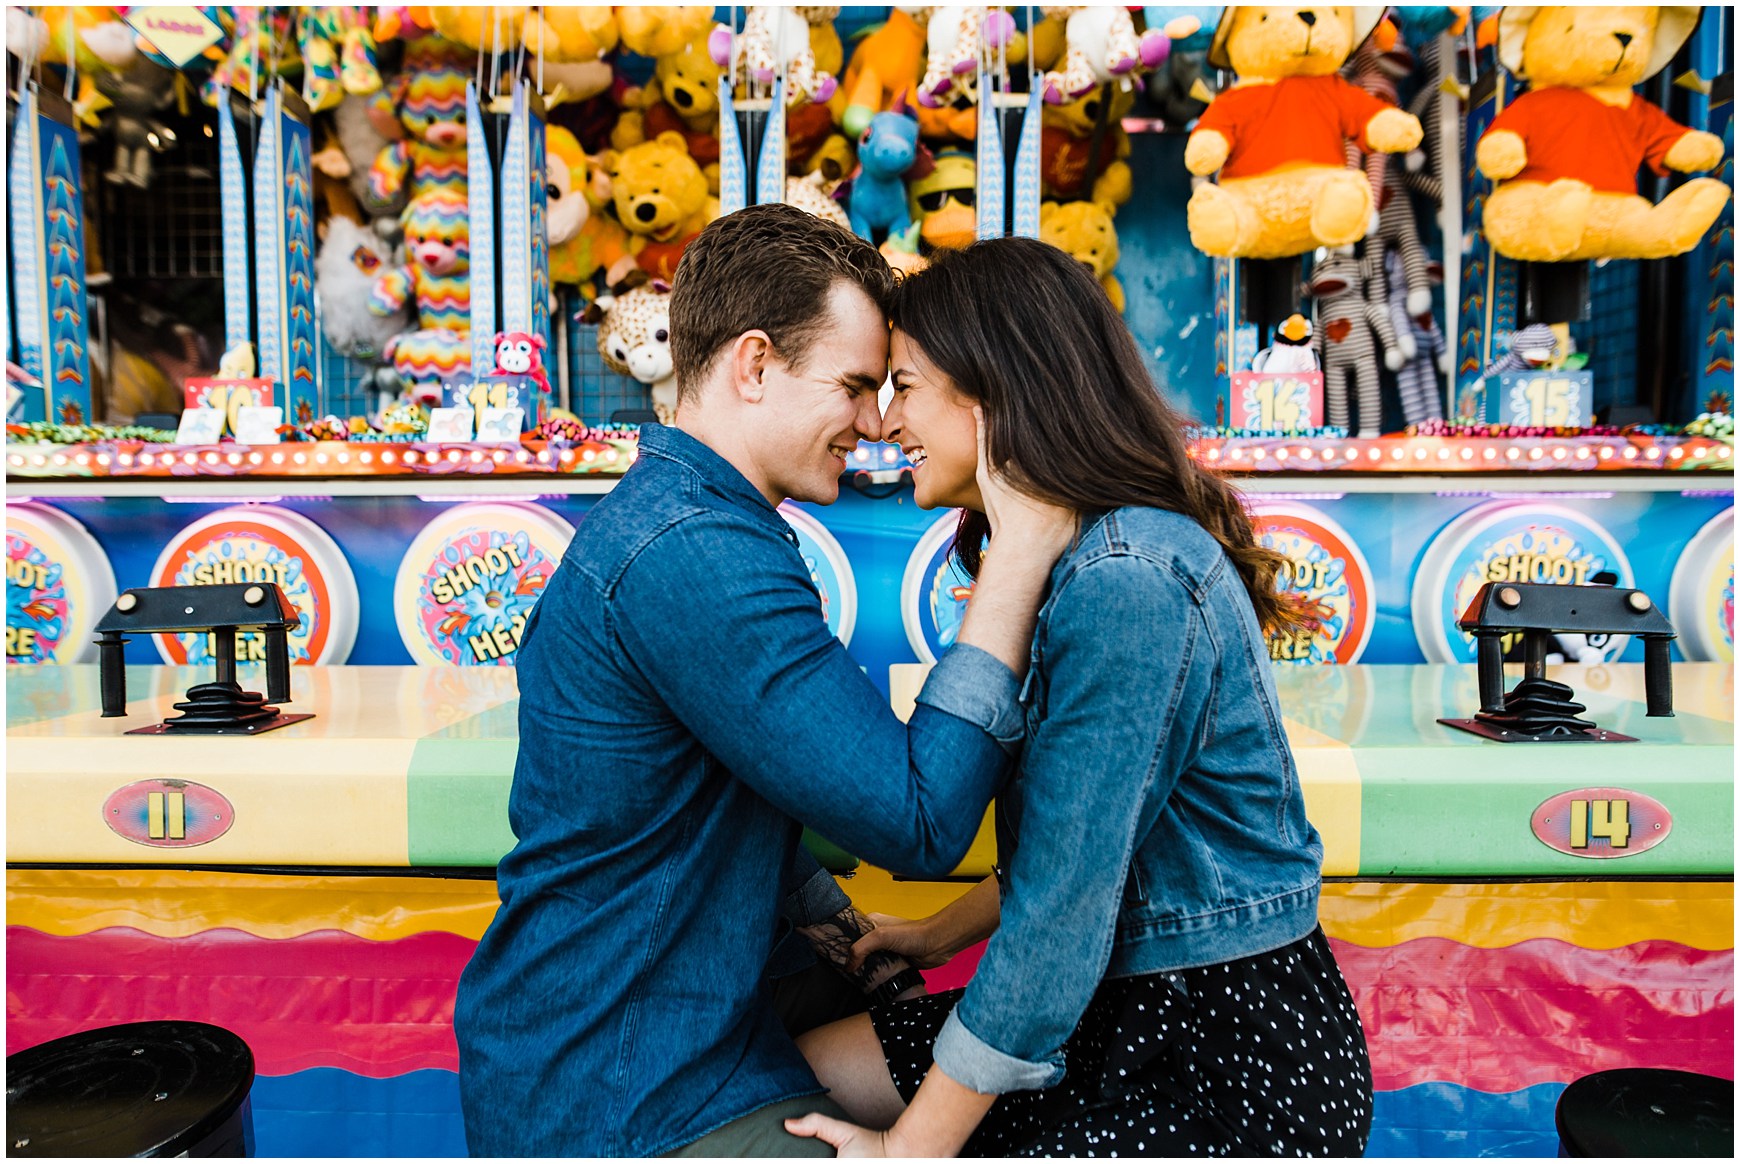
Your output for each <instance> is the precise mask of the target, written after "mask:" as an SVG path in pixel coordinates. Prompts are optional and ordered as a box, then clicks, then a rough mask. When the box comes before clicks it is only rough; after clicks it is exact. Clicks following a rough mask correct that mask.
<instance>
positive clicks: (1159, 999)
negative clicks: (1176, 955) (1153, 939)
mask: <svg viewBox="0 0 1740 1164" xmlns="http://www.w3.org/2000/svg"><path fill="white" fill-rule="evenodd" d="M961 993H962V992H961V991H959V990H951V991H946V992H944V993H942V994H933V995H929V996H926V997H924V998H915V999H913V1000H911V1001H909V1002H900V1003H893V1004H890V1005H888V1006H885V1007H878V1008H876V1009H875V1010H873V1011H872V1012H871V1018H872V1020H873V1021H874V1023H875V1026H876V1033H877V1035H878V1036H879V1037H880V1038H881V1040H882V1052H883V1055H884V1057H885V1058H886V1059H887V1060H888V1068H889V1072H890V1074H891V1075H892V1076H893V1078H894V1085H895V1086H896V1087H897V1088H898V1089H899V1091H900V1094H901V1096H902V1097H903V1098H905V1099H906V1100H907V1101H909V1102H910V1101H911V1099H912V1096H913V1094H914V1093H915V1092H917V1090H918V1085H919V1083H920V1082H921V1081H923V1079H924V1076H925V1073H926V1072H927V1071H929V1070H930V1066H931V1047H932V1045H933V1044H934V1043H935V1041H936V1036H937V1034H938V1033H939V1032H940V1031H941V1030H942V1025H943V1022H944V1020H946V1019H947V1018H948V1015H949V1012H950V1011H951V1010H952V1009H953V1008H954V1005H955V1001H956V1000H957V999H958V998H959V997H960V995H961ZM1063 1053H1064V1061H1065V1064H1066V1067H1067V1072H1068V1073H1067V1074H1066V1075H1065V1076H1064V1078H1063V1080H1062V1082H1060V1083H1058V1084H1057V1085H1056V1086H1055V1087H1050V1088H1047V1089H1046V1090H1044V1091H1014V1092H1009V1093H1008V1094H1006V1095H1004V1096H1003V1097H1002V1098H1000V1099H999V1100H998V1101H997V1104H996V1106H995V1107H993V1108H992V1109H991V1111H990V1114H988V1115H987V1116H986V1117H985V1120H984V1122H983V1123H981V1124H980V1125H979V1130H978V1131H977V1132H976V1133H974V1135H973V1138H972V1139H971V1140H969V1141H968V1142H967V1145H966V1148H965V1149H964V1150H963V1151H962V1153H961V1154H962V1155H964V1156H1229V1155H1238V1156H1248V1155H1262V1156H1359V1155H1361V1154H1363V1153H1364V1151H1365V1145H1366V1139H1367V1137H1368V1135H1369V1134H1370V1132H1371V1109H1372V1083H1371V1063H1370V1061H1369V1060H1368V1059H1367V1057H1366V1047H1365V1033H1364V1031H1363V1030H1362V1029H1361V1027H1360V1023H1359V1015H1358V1013H1357V1012H1355V1010H1354V1008H1353V999H1352V997H1351V996H1350V995H1349V993H1348V990H1347V984H1346V982H1345V981H1343V979H1342V977H1341V970H1340V968H1339V967H1337V966H1336V964H1335V958H1334V955H1333V954H1331V953H1330V950H1329V940H1328V939H1327V938H1325V937H1324V936H1323V931H1322V930H1321V929H1319V930H1317V931H1315V932H1314V933H1312V934H1310V935H1309V936H1308V937H1305V938H1301V939H1300V940H1299V941H1297V942H1294V943H1293V944H1292V945H1289V946H1283V947H1282V948H1281V949H1279V950H1272V951H1270V952H1269V953H1266V954H1258V955H1256V956H1255V957H1251V958H1241V959H1238V960H1237V961H1234V962H1226V963H1222V964H1220V965H1218V966H1205V967H1201V968H1198V969H1192V970H1179V971H1173V972H1170V973H1166V974H1151V975H1145V976H1142V977H1137V978H1112V979H1107V980H1106V981H1105V982H1102V983H1101V984H1100V988H1099V990H1098V991H1097V992H1096V993H1095V995H1094V998H1093V1001H1092V1002H1091V1003H1089V1004H1088V1009H1087V1012H1086V1013H1085V1014H1084V1015H1083V1016H1082V1020H1081V1023H1080V1024H1079V1025H1078V1026H1077V1027H1076V1030H1075V1033H1074V1034H1073V1035H1071V1036H1070V1038H1069V1041H1068V1042H1067V1043H1065V1044H1064V1048H1063Z"/></svg>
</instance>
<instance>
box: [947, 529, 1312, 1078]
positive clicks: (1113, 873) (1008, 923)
mask: <svg viewBox="0 0 1740 1164" xmlns="http://www.w3.org/2000/svg"><path fill="white" fill-rule="evenodd" d="M1270 668H1271V664H1270V662H1269V653H1268V649H1267V647H1266V645H1265V643H1264V640H1263V635H1262V631H1261V629H1260V628H1259V627H1258V625H1257V619H1256V615H1255V612H1254V611H1253V610H1252V609H1251V603H1250V599H1249V597H1248V596H1247V594H1246V591H1245V587H1244V582H1243V580H1242V579H1241V578H1240V576H1239V573H1238V571H1237V570H1236V569H1235V568H1234V567H1233V565H1232V562H1231V561H1230V560H1229V559H1228V558H1227V556H1226V554H1225V552H1224V551H1222V549H1221V547H1220V544H1219V543H1218V542H1216V541H1215V540H1214V539H1213V538H1212V537H1211V536H1209V534H1208V533H1207V532H1206V531H1205V530H1204V529H1203V528H1202V527H1201V526H1200V525H1198V524H1197V523H1196V522H1194V521H1192V520H1190V519H1189V518H1186V517H1182V516H1180V515H1178V514H1175V513H1169V512H1166V511H1164V510H1159V509H1119V510H1115V511H1113V512H1111V513H1109V514H1107V515H1105V516H1104V517H1103V518H1101V519H1100V520H1099V521H1097V522H1096V523H1095V524H1093V525H1092V526H1090V528H1088V529H1087V530H1086V531H1085V532H1084V534H1083V536H1082V539H1081V541H1080V543H1079V545H1078V546H1077V547H1076V548H1075V549H1074V550H1072V551H1071V552H1070V553H1069V554H1067V555H1065V557H1064V558H1063V560H1062V561H1060V562H1059V563H1058V564H1057V567H1056V568H1055V570H1054V571H1053V572H1052V576H1051V591H1050V595H1049V597H1048V598H1047V599H1046V603H1045V605H1044V606H1043V607H1042V608H1041V609H1040V612H1039V627H1038V630H1037V632H1036V634H1035V636H1034V641H1033V655H1032V661H1031V664H1030V666H1029V669H1028V673H1027V679H1026V684H1025V686H1024V687H1023V689H1022V702H1023V703H1024V704H1025V706H1026V715H1027V744H1026V748H1025V750H1024V752H1023V754H1022V757H1021V763H1020V766H1019V768H1018V770H1017V772H1016V774H1015V776H1014V777H1012V778H1011V779H1010V781H1009V783H1008V785H1007V786H1006V787H1005V788H1004V789H1003V791H1002V792H1001V793H999V794H998V807H999V814H1000V816H1001V817H1002V819H1003V820H1004V822H1005V823H1006V825H1007V826H1008V827H1007V830H1002V829H1000V830H999V832H1000V833H1002V832H1004V831H1008V832H1012V833H1013V834H1015V835H1016V836H1017V837H1018V843H1016V844H1015V846H1014V852H1013V854H1010V853H1007V852H1004V853H1001V854H1000V860H1001V861H1002V863H1003V865H1004V867H1005V868H1004V883H1003V900H1002V914H1001V924H1000V926H999V928H998V931H997V933H996V934H995V935H994V936H993V937H992V938H991V942H990V945H989V947H988V948H987V949H986V951H985V956H984V958H983V959H982V960H981V961H980V963H979V968H978V970H977V972H976V973H975V975H974V978H973V981H972V984H971V985H970V986H969V987H968V988H967V992H966V994H965V995H964V996H963V997H962V999H961V1001H960V1003H959V1005H957V1006H956V1007H955V1010H954V1013H953V1014H952V1015H951V1016H950V1017H949V1019H948V1022H947V1023H946V1024H945V1025H944V1027H943V1030H942V1031H941V1033H940V1034H939V1036H938V1038H937V1043H936V1051H935V1055H936V1062H937V1065H938V1066H940V1067H941V1068H942V1069H943V1070H944V1071H946V1072H947V1073H948V1074H949V1075H950V1076H951V1077H952V1078H954V1079H955V1080H956V1081H958V1082H960V1083H964V1084H966V1085H967V1086H968V1087H971V1088H973V1089H974V1090H975V1091H980V1092H987V1093H992V1092H995V1093H1002V1092H1005V1091H1013V1090H1018V1089H1032V1088H1041V1087H1047V1086H1050V1085H1052V1084H1054V1083H1056V1082H1057V1081H1058V1080H1060V1079H1062V1078H1063V1075H1064V1062H1063V1056H1062V1054H1061V1050H1060V1049H1061V1048H1062V1046H1063V1043H1064V1040H1065V1039H1067V1038H1068V1037H1069V1035H1070V1033H1071V1032H1072V1031H1073V1030H1074V1029H1075V1026H1076V1023H1077V1022H1078V1021H1079V1020H1080V1018H1081V1016H1082V1013H1083V1011H1084V1010H1085V1009H1086V1007H1087V1004H1088V1001H1089V999H1091V998H1092V997H1093V994H1094V991H1095V990H1096V989H1097V988H1098V987H1099V984H1100V981H1101V979H1102V978H1105V977H1124V976H1129V975H1135V974H1155V973H1160V972H1162V971H1168V970H1180V969H1184V968H1186V967H1192V966H1209V965H1214V964H1217V963H1220V962H1228V961H1231V960H1233V959H1235V958H1242V957H1247V956H1250V955H1254V954H1261V953H1264V952H1266V951H1269V950H1273V949H1277V948H1279V947H1281V946H1284V945H1287V944H1288V943H1290V942H1294V941H1297V940H1298V939H1300V938H1302V937H1304V936H1306V935H1307V934H1309V933H1311V931H1312V930H1313V929H1314V928H1315V927H1316V925H1317V895H1318V888H1319V884H1320V882H1321V877H1320V873H1321V870H1322V865H1323V843H1322V840H1321V838H1319V837H1318V835H1317V830H1316V829H1314V828H1313V827H1312V826H1311V822H1310V821H1308V820H1306V819H1305V802H1304V797H1303V794H1302V793H1301V791H1300V787H1299V776H1298V772H1297V770H1296V768H1295V767H1294V763H1293V753H1292V751H1291V749H1290V748H1289V747H1288V744H1287V737H1286V735H1285V733H1284V732H1283V731H1282V727H1281V711H1280V702H1279V700H1278V699H1277V698H1276V695H1275V682H1274V677H1273V676H1272V674H1271V673H1270ZM1002 839H1003V838H1002V837H1001V836H1000V837H999V840H1000V842H1001V841H1002ZM1000 847H1001V844H1000Z"/></svg>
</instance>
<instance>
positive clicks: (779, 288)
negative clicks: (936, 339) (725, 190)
mask: <svg viewBox="0 0 1740 1164" xmlns="http://www.w3.org/2000/svg"><path fill="white" fill-rule="evenodd" d="M835 283H848V284H850V285H852V286H854V287H856V288H858V289H859V290H860V291H862V292H864V294H866V295H868V296H869V297H870V300H871V302H873V303H875V304H876V308H877V310H879V311H881V312H882V313H883V314H884V315H886V314H887V313H888V307H889V303H890V302H891V301H892V299H893V297H894V274H893V272H892V271H890V270H889V269H888V263H887V261H886V260H884V259H883V258H882V256H881V255H880V254H878V253H877V251H876V248H875V247H873V246H871V245H870V244H869V243H868V242H866V241H864V240H863V239H861V238H859V237H858V236H857V235H855V234H853V233H852V232H851V231H849V230H846V229H844V228H842V227H839V226H836V225H834V224H833V223H831V222H828V221H826V220H825V219H821V218H817V217H816V216H815V215H813V214H811V213H809V212H808V211H805V210H799V209H798V208H797V207H795V206H787V205H785V204H783V203H766V204H763V205H761V206H750V207H748V208H746V209H743V210H739V211H737V212H736V213H735V214H728V215H726V216H725V217H724V218H720V219H717V220H715V221H714V222H712V223H710V224H709V225H708V226H707V229H705V230H703V231H702V232H701V233H700V234H699V235H697V236H696V238H695V241H694V242H692V243H690V244H689V246H688V248H687V249H686V250H684V251H683V259H682V262H680V263H679V264H678V265H677V275H676V280H675V282H674V285H673V286H672V288H671V363H672V366H673V371H674V372H675V373H676V378H677V395H678V397H679V398H680V399H689V398H690V397H692V396H693V394H694V393H695V392H697V391H698V390H699V389H700V385H701V381H702V380H703V379H705V378H706V375H707V372H708V370H709V369H710V368H711V367H712V365H713V362H714V360H715V359H716V358H717V357H718V355H719V353H720V351H721V350H723V349H724V348H725V347H726V345H728V344H730V343H731V342H732V341H733V340H735V339H736V338H737V337H738V336H740V335H742V334H743V333H744V332H746V331H755V330H757V329H759V330H761V331H764V332H766V333H767V336H768V339H769V340H770V341H772V344H773V349H774V351H775V352H777V353H778V354H779V357H780V358H781V359H782V360H784V361H786V362H787V363H788V364H790V365H792V366H793V367H801V366H802V364H803V362H804V360H805V359H806V358H807V357H808V355H809V350H810V345H811V344H812V343H814V342H815V341H816V340H817V339H819V338H821V335H822V332H823V331H824V330H825V329H826V327H827V326H828V323H829V312H828V293H829V292H830V291H831V290H832V289H833V286H834V284H835Z"/></svg>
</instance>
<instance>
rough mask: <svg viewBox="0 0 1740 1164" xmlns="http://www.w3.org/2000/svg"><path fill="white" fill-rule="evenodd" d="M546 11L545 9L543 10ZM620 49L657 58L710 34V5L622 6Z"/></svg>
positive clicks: (711, 13)
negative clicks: (621, 47)
mask: <svg viewBox="0 0 1740 1164" xmlns="http://www.w3.org/2000/svg"><path fill="white" fill-rule="evenodd" d="M546 11H548V9H546ZM616 21H617V25H618V27H619V28H620V29H621V33H622V46H623V47H624V48H626V49H628V50H629V51H630V52H635V53H639V54H640V55H641V56H643V57H651V58H653V59H655V60H656V59H657V58H659V57H663V56H669V55H670V54H671V53H674V52H680V51H682V49H683V47H684V46H685V45H688V44H689V43H691V42H692V41H695V40H697V39H700V40H705V39H706V37H707V34H708V33H710V32H712V31H713V6H712V5H711V4H625V5H622V6H621V7H620V8H618V9H617V10H616Z"/></svg>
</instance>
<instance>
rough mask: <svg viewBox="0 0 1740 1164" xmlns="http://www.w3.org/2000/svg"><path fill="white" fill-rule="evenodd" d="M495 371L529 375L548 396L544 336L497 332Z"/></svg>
mask: <svg viewBox="0 0 1740 1164" xmlns="http://www.w3.org/2000/svg"><path fill="white" fill-rule="evenodd" d="M495 371H496V374H497V375H505V376H527V377H530V378H531V381H532V383H534V384H536V385H537V386H538V391H540V392H542V393H544V394H545V395H546V396H548V395H549V393H550V378H549V376H547V375H546V374H545V373H544V337H543V336H541V335H531V334H528V333H527V332H523V331H498V332H496V333H495Z"/></svg>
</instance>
